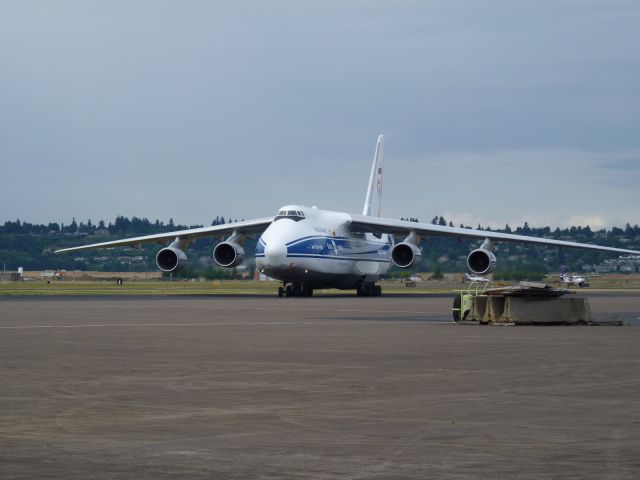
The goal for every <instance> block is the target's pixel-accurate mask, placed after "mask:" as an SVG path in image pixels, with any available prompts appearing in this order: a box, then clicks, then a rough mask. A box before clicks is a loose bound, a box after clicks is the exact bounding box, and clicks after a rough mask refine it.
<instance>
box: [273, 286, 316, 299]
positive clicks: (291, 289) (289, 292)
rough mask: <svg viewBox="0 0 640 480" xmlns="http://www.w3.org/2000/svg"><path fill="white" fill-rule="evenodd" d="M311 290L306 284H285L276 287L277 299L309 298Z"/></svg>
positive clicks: (311, 293) (311, 294)
mask: <svg viewBox="0 0 640 480" xmlns="http://www.w3.org/2000/svg"><path fill="white" fill-rule="evenodd" d="M311 296H313V289H312V288H311V287H310V286H309V285H308V284H307V283H287V284H285V285H284V286H282V287H278V297H281V298H282V297H311Z"/></svg>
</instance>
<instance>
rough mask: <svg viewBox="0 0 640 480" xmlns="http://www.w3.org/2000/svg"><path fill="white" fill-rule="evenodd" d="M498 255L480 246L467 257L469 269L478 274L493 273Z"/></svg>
mask: <svg viewBox="0 0 640 480" xmlns="http://www.w3.org/2000/svg"><path fill="white" fill-rule="evenodd" d="M496 263H497V260H496V256H495V255H494V254H493V252H490V251H489V250H484V249H483V248H478V249H477V250H474V251H473V252H471V253H470V254H469V256H468V257H467V265H468V266H469V270H471V271H472V272H473V273H477V274H478V275H485V274H487V273H491V272H493V271H494V270H495V268H496Z"/></svg>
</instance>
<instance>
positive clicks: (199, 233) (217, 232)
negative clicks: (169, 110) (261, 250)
mask: <svg viewBox="0 0 640 480" xmlns="http://www.w3.org/2000/svg"><path fill="white" fill-rule="evenodd" d="M272 221H273V217H266V218H258V219H255V220H243V221H242V222H234V223H225V224H223V225H215V226H212V227H202V228H189V229H187V230H178V231H175V232H166V233H157V234H154V235H145V236H143V237H133V238H125V239H122V240H113V241H111V242H102V243H92V244H90V245H81V246H79V247H72V248H63V249H61V250H56V251H55V252H53V253H67V252H77V251H80V250H89V249H92V248H110V247H137V246H139V245H141V244H143V243H154V242H157V243H161V244H162V243H166V242H170V241H173V240H175V239H176V237H180V238H183V239H196V238H202V237H223V236H226V235H229V234H232V233H233V232H237V233H238V234H242V235H247V236H249V235H254V234H257V233H262V232H263V231H264V230H266V228H267V227H268V226H269V224H270V223H271V222H272Z"/></svg>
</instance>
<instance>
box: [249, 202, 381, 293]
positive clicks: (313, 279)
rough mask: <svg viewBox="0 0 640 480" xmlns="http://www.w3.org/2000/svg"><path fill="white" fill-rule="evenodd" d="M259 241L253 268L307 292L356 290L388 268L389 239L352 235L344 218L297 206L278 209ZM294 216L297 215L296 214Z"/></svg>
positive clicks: (370, 235) (343, 214)
mask: <svg viewBox="0 0 640 480" xmlns="http://www.w3.org/2000/svg"><path fill="white" fill-rule="evenodd" d="M281 212H285V213H287V212H290V213H291V214H292V215H280V214H279V215H278V216H276V218H275V220H274V221H273V223H271V225H269V227H268V228H267V229H266V230H265V231H264V233H263V234H262V236H261V237H260V238H259V239H258V243H257V245H256V267H257V268H258V270H260V271H261V272H263V273H264V274H266V275H268V276H270V277H273V278H275V279H278V280H282V281H284V282H294V283H297V282H299V283H307V284H309V285H310V286H311V288H343V289H348V288H357V286H358V284H360V283H362V282H364V281H367V282H374V281H375V280H377V279H378V277H379V276H380V275H381V274H384V273H386V272H387V271H388V270H389V268H390V267H391V248H392V247H393V238H392V237H391V236H389V235H380V236H376V235H374V234H372V233H358V232H351V231H350V230H349V229H348V222H349V220H350V217H349V215H348V214H346V213H340V212H331V211H327V210H320V209H318V208H315V207H314V208H306V207H300V206H296V205H290V206H286V207H282V209H281V211H280V213H281ZM294 213H295V215H294Z"/></svg>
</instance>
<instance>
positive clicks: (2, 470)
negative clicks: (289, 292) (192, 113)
mask: <svg viewBox="0 0 640 480" xmlns="http://www.w3.org/2000/svg"><path fill="white" fill-rule="evenodd" d="M451 303H452V299H451V296H439V297H438V296H392V297H384V296H383V297H381V298H358V297H338V296H336V297H314V298H289V299H287V298H283V299H278V298H275V296H274V297H260V296H255V297H248V296H244V297H243V296H235V297H206V296H205V297H196V298H185V297H178V298H176V297H154V298H139V297H136V298H129V297H126V298H123V297H113V298H68V297H64V298H18V299H11V298H0V478H1V479H3V480H5V479H27V478H28V479H34V478H38V479H44V478H47V479H58V478H64V479H89V478H91V479H107V478H109V479H111V478H118V479H122V478H136V479H147V478H148V479H163V478H172V479H173V478H203V479H204V478H206V479H289V478H314V479H316V478H317V479H426V478H438V479H488V478H492V479H510V480H511V479H540V478H554V479H555V478H562V479H607V478H611V479H634V480H636V479H638V478H640V409H639V408H638V405H640V327H638V326H636V325H631V326H623V327H598V326H572V327H567V326H553V327H550V326H544V327H543V326H538V327H523V326H519V327H490V326H463V325H455V324H452V323H451V320H450V319H451ZM591 307H592V311H593V313H594V317H595V318H597V319H598V318H600V319H610V318H620V319H624V320H625V321H626V322H627V323H631V324H636V323H638V322H637V320H638V317H640V297H639V296H638V295H637V294H636V295H619V294H607V293H604V294H598V295H594V296H592V297H591Z"/></svg>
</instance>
